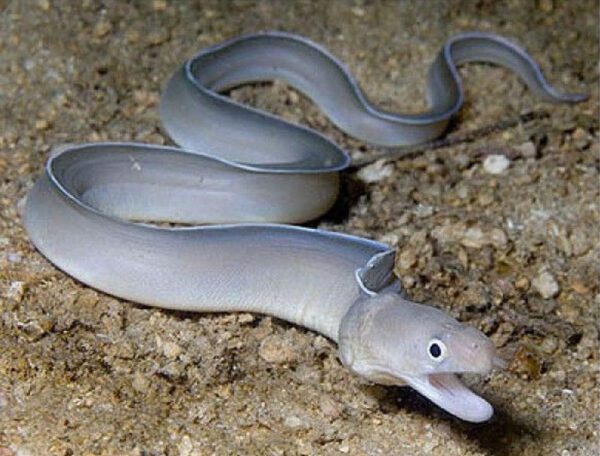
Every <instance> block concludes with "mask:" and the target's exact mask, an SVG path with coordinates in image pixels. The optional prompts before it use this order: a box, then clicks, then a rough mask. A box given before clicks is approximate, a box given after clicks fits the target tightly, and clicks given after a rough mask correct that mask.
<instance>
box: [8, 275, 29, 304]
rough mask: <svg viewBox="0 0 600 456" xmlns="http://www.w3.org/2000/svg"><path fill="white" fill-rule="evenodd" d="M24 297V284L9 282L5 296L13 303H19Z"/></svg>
mask: <svg viewBox="0 0 600 456" xmlns="http://www.w3.org/2000/svg"><path fill="white" fill-rule="evenodd" d="M24 295H25V282H21V281H20V280H16V281H14V282H11V283H10V285H9V287H8V289H7V290H6V294H5V296H6V297H7V298H8V299H11V300H13V301H15V302H21V300H22V299H23V296H24Z"/></svg>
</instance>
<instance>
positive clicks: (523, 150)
mask: <svg viewBox="0 0 600 456" xmlns="http://www.w3.org/2000/svg"><path fill="white" fill-rule="evenodd" d="M515 149H517V151H518V152H519V153H520V154H521V156H522V157H523V158H535V157H536V155H537V148H536V147H535V144H534V143H533V142H531V141H527V142H524V143H523V144H520V145H518V146H517V147H515Z"/></svg>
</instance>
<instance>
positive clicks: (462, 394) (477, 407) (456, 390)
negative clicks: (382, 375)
mask: <svg viewBox="0 0 600 456" xmlns="http://www.w3.org/2000/svg"><path fill="white" fill-rule="evenodd" d="M402 379H403V380H404V381H405V382H406V383H407V384H408V385H409V386H411V387H413V388H414V389H416V390H417V391H418V392H419V393H421V394H422V395H423V396H425V397H426V398H428V399H429V400H430V401H432V402H433V403H434V404H436V405H438V406H439V407H441V408H443V409H444V410H446V411H448V412H450V413H452V414H453V415H456V416H457V417H458V418H461V419H463V420H465V421H470V422H472V423H481V422H483V421H487V420H489V419H490V418H491V417H492V415H493V413H494V409H493V408H492V406H491V405H490V404H489V402H487V401H486V400H485V399H483V398H481V397H479V396H478V395H477V394H475V393H474V392H473V391H471V390H470V389H469V388H467V387H466V386H465V385H464V384H463V382H462V381H460V379H459V378H458V377H457V376H456V374H451V373H443V374H427V375H419V376H403V377H402Z"/></svg>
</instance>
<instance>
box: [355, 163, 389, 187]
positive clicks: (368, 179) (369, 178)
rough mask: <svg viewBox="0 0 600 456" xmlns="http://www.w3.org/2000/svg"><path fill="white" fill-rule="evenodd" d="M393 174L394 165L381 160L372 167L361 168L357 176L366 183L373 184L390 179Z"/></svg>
mask: <svg viewBox="0 0 600 456" xmlns="http://www.w3.org/2000/svg"><path fill="white" fill-rule="evenodd" d="M393 172H394V167H393V166H392V165H390V164H389V163H385V162H384V161H383V160H379V161H376V162H375V163H373V164H371V165H368V166H365V167H364V168H361V169H360V170H359V171H358V173H356V175H357V176H358V178H359V179H360V180H361V181H363V182H364V183H366V184H372V183H374V182H379V181H380V180H383V179H385V178H387V177H390V176H391V175H392V173H393Z"/></svg>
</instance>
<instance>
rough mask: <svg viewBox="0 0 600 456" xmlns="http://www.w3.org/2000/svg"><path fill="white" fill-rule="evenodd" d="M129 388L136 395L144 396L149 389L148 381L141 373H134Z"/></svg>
mask: <svg viewBox="0 0 600 456" xmlns="http://www.w3.org/2000/svg"><path fill="white" fill-rule="evenodd" d="M131 386H132V387H133V389H134V390H136V391H137V392H138V393H142V394H146V393H148V389H149V388H150V381H149V380H148V377H147V376H146V375H144V374H143V373H142V372H139V371H136V372H134V374H133V382H131Z"/></svg>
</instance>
